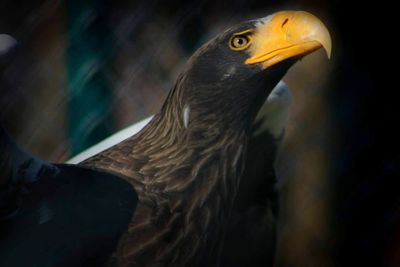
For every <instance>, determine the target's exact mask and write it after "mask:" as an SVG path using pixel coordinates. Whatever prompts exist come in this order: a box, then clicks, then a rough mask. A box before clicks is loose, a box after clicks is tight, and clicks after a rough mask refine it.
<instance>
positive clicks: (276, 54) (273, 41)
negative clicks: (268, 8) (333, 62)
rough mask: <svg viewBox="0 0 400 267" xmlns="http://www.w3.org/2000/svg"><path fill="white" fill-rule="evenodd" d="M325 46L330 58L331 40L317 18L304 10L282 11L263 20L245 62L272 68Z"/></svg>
mask: <svg viewBox="0 0 400 267" xmlns="http://www.w3.org/2000/svg"><path fill="white" fill-rule="evenodd" d="M321 47H323V48H324V49H325V51H326V53H327V56H328V58H330V55H331V48H332V42H331V37H330V35H329V32H328V30H327V29H326V27H325V25H324V24H323V23H322V22H321V21H320V20H319V19H318V18H317V17H315V16H314V15H312V14H310V13H307V12H304V11H281V12H278V13H275V14H273V15H271V16H269V17H267V18H265V19H261V20H260V22H259V25H258V26H257V27H256V29H255V31H254V33H253V35H252V44H251V46H250V47H249V49H248V51H249V53H250V57H249V58H248V59H247V60H246V61H245V63H246V64H256V63H261V64H262V66H263V68H268V67H270V66H272V65H274V64H277V63H279V62H281V61H283V60H285V59H288V58H291V57H295V56H302V55H307V54H309V53H311V52H313V51H315V50H317V49H319V48H321Z"/></svg>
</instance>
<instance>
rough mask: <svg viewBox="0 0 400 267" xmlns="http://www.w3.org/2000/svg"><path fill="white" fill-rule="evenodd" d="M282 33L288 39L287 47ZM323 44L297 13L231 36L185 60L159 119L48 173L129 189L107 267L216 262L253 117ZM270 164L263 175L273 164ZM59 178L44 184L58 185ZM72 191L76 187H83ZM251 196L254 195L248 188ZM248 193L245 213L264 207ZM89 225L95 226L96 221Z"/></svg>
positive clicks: (319, 28) (319, 31) (321, 32)
mask: <svg viewBox="0 0 400 267" xmlns="http://www.w3.org/2000/svg"><path fill="white" fill-rule="evenodd" d="M292 21H293V23H292ZM308 26H309V27H310V29H308ZM284 27H285V28H284ZM275 29H279V31H278V32H276V31H275ZM304 29H307V30H304ZM286 31H290V37H288V38H286V37H287V36H286ZM281 35H282V36H281ZM326 35H327V32H326V29H325V28H324V26H323V25H322V23H321V22H320V21H319V20H317V19H316V18H315V17H313V16H312V15H310V14H308V13H304V12H280V13H277V14H274V15H273V16H272V17H268V18H263V19H260V20H254V21H249V22H245V23H242V24H240V25H238V26H236V27H233V28H231V29H229V30H227V31H226V32H224V33H222V34H220V35H218V36H217V37H215V38H214V39H213V40H211V41H210V42H208V43H207V44H205V45H204V46H203V47H202V48H200V49H199V50H198V51H197V52H196V53H195V54H194V55H193V56H192V58H191V59H190V60H189V62H188V64H187V65H186V67H185V69H184V71H183V72H182V73H181V75H180V76H179V77H178V79H177V81H176V83H175V86H174V88H173V89H172V90H171V92H170V93H169V95H168V97H167V99H166V101H165V103H164V105H163V107H162V109H161V111H160V112H159V113H158V114H156V115H155V116H154V118H153V119H152V121H151V122H150V123H149V124H148V125H147V126H146V127H145V128H144V129H143V130H142V131H141V132H139V133H138V134H137V135H135V136H133V137H131V138H128V139H127V140H125V141H123V142H121V143H119V144H117V145H115V146H114V147H112V148H110V149H108V150H106V151H104V152H101V153H99V154H97V155H95V156H93V157H92V158H89V159H88V160H86V161H84V162H82V163H81V164H80V166H79V167H70V166H58V165H50V166H51V168H56V169H57V171H58V172H61V174H65V175H63V176H62V178H63V179H59V180H61V181H64V182H68V181H69V180H70V179H72V180H74V177H77V178H79V177H81V176H90V177H96V178H95V179H94V180H93V183H100V184H101V183H102V182H104V181H103V180H102V179H101V177H102V176H103V175H107V176H109V177H110V179H111V180H118V179H119V177H120V178H122V179H123V180H125V181H126V182H122V181H121V183H124V185H125V186H127V187H128V188H132V187H133V188H134V189H135V191H136V193H137V195H138V199H139V201H138V204H137V209H136V211H135V213H134V215H133V217H132V218H129V219H127V220H126V221H124V222H126V223H129V226H128V227H127V229H126V230H125V231H124V233H123V234H122V236H121V237H120V238H118V236H117V237H115V238H116V239H119V240H118V245H117V247H116V249H110V248H111V245H110V246H109V251H108V252H111V251H114V253H113V255H112V257H111V258H110V262H109V264H110V265H112V266H216V265H218V264H219V263H220V261H221V260H220V258H221V251H222V248H223V245H224V238H225V234H226V232H227V230H228V229H227V228H228V227H227V225H228V223H229V218H230V215H231V213H232V210H233V207H235V211H239V212H240V209H241V207H240V205H237V204H235V197H236V195H237V194H238V191H239V192H241V190H240V189H239V185H240V178H241V174H242V173H243V170H244V166H245V161H246V151H247V147H248V139H249V136H250V134H251V131H252V125H253V121H254V118H255V116H256V114H257V112H258V110H259V109H260V107H261V105H262V104H263V102H264V100H265V98H266V97H267V96H268V94H269V93H270V92H271V90H272V89H273V88H274V87H275V85H276V84H277V83H278V81H279V80H280V79H281V78H282V76H283V75H284V74H285V72H286V71H287V70H288V68H289V67H290V66H291V65H292V64H293V63H294V62H295V61H296V59H297V58H298V57H300V56H302V55H305V54H307V53H310V52H311V51H314V50H316V49H318V48H320V47H321V46H322V44H324V45H325V44H326V40H325V39H326V38H327V37H326ZM288 36H289V35H288ZM293 36H294V37H293ZM316 36H317V37H318V38H316ZM321 36H322V37H323V38H322V41H321V38H319V37H321ZM328 37H329V36H328ZM324 38H325V39H324ZM292 39H293V40H292ZM271 42H272V44H271ZM288 47H289V48H288ZM299 48H300V49H299ZM273 154H274V153H272V154H271V155H273ZM272 158H273V156H271V161H269V163H268V164H267V166H270V165H272ZM46 166H47V165H46ZM268 168H272V167H268ZM93 169H96V170H98V171H94V170H93ZM57 171H56V172H54V173H53V174H51V175H50V176H51V178H50V180H52V179H55V180H57V178H58V176H57ZM103 172H107V173H108V174H105V173H103ZM45 173H46V172H45ZM39 174H41V172H40V173H39ZM39 176H40V175H39ZM64 177H65V180H64ZM71 177H72V178H71ZM39 178H40V179H39V182H37V184H40V183H41V181H42V185H41V186H39V187H40V188H38V189H37V191H36V190H33V191H35V192H40V190H42V188H46V187H47V186H50V185H51V184H52V183H51V182H50V181H48V180H47V179H48V178H47V176H45V177H44V178H42V177H39ZM77 183H78V186H80V183H82V181H81V180H80V182H79V181H78V180H77ZM268 183H269V182H267V184H268ZM35 184H36V183H35ZM128 184H130V185H128ZM82 186H83V185H82ZM131 186H132V187H131ZM122 187H123V186H122ZM249 188H250V190H253V188H254V186H250V187H249ZM249 188H244V189H243V194H244V199H247V200H248V201H249V203H247V204H246V205H247V207H250V206H253V204H257V201H259V199H263V196H261V197H258V196H255V197H254V198H253V197H251V196H250V197H249V196H248V192H249ZM89 189H90V188H87V187H84V189H79V191H80V190H83V191H84V190H89ZM246 191H247V192H246ZM96 192H97V191H96ZM60 194H61V195H62V192H61V193H60ZM117 194H118V192H117ZM31 195H35V194H34V192H32V194H31ZM39 195H40V194H39ZM106 195H107V194H106ZM257 195H259V194H257ZM261 195H262V194H261ZM129 196H130V197H132V194H129ZM239 196H240V194H239ZM38 197H39V196H38ZM118 197H122V195H121V196H114V193H113V194H110V198H111V199H112V200H114V199H115V198H118ZM95 198H96V197H95ZM63 199H64V198H63V197H60V198H59V199H58V200H60V201H62V200H63ZM67 199H68V198H67ZM67 199H66V200H67ZM67 201H68V200H67ZM132 202H134V198H133V197H132ZM239 204H240V203H239ZM131 205H132V209H131V211H132V210H133V206H134V204H131ZM261 205H263V204H262V203H261ZM264 206H265V203H264ZM28 210H31V209H28ZM71 212H73V210H72V211H71ZM88 212H90V213H92V209H89V210H88ZM110 212H112V211H111V210H110ZM118 212H119V211H118V210H115V211H114V213H118ZM244 213H248V212H247V211H245V212H244ZM100 215H102V216H107V215H105V214H100ZM15 216H19V215H18V214H17V215H14V216H13V217H12V218H15V220H16V221H15V224H18V223H17V218H18V217H15ZM110 216H111V215H110ZM112 216H114V214H112ZM115 216H116V218H117V219H118V218H120V219H121V220H122V219H123V218H121V215H115ZM127 217H129V216H127ZM124 218H125V219H126V217H124ZM122 221H123V220H122ZM122 221H121V224H118V225H122V224H123V223H124V222H122ZM97 223H101V219H100V218H99V220H98V222H97ZM119 229H121V228H120V227H117V230H119ZM233 229H234V228H233ZM16 235H17V233H16ZM12 240H13V239H12ZM12 240H10V242H11V241H12ZM5 244H6V245H7V243H5ZM89 251H91V250H89ZM79 253H82V250H80V249H79ZM105 254H106V253H104V254H102V256H104V255H105ZM74 255H76V254H74ZM74 255H73V256H71V257H72V258H74ZM79 255H81V254H79ZM103 258H104V257H103ZM68 260H70V257H66V258H65V262H68ZM223 261H224V259H223ZM80 264H83V263H82V261H81V262H80ZM96 264H97V263H96ZM75 266H78V265H76V264H75Z"/></svg>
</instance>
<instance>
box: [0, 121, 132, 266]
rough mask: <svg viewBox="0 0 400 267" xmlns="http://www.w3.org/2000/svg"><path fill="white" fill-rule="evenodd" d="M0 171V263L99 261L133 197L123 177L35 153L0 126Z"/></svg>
mask: <svg viewBox="0 0 400 267" xmlns="http://www.w3.org/2000/svg"><path fill="white" fill-rule="evenodd" d="M0 177H1V179H2V180H0V182H2V183H1V187H0V236H1V238H0V266H8V267H14V266H15V267H17V266H38V267H44V266H101V265H104V264H105V263H106V262H107V261H108V258H109V256H110V254H111V253H112V251H113V250H114V249H115V247H116V244H117V242H118V239H119V237H120V236H121V234H122V233H123V232H124V231H125V229H126V227H127V225H128V222H129V220H130V218H131V217H132V214H133V212H134V210H135V206H136V203H137V195H136V193H135V192H134V190H133V188H132V187H131V186H130V185H129V184H128V183H127V182H125V181H124V180H122V179H119V178H117V177H115V176H113V175H110V174H108V173H104V172H99V171H95V170H89V169H86V168H83V167H78V166H71V165H63V164H49V163H45V162H43V161H40V160H38V159H35V158H33V157H32V156H30V155H29V154H27V153H25V152H24V151H22V150H20V149H19V148H18V147H17V146H16V145H15V144H14V142H13V141H12V140H11V139H10V138H9V137H8V135H7V134H6V133H5V132H4V130H2V129H1V128H0ZM5 178H8V179H7V181H6V183H4V180H5Z"/></svg>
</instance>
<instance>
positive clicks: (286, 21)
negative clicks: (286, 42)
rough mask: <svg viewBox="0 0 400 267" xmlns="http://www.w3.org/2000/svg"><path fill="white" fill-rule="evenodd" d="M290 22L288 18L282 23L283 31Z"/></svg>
mask: <svg viewBox="0 0 400 267" xmlns="http://www.w3.org/2000/svg"><path fill="white" fill-rule="evenodd" d="M288 22H289V19H288V18H286V19H285V20H284V21H283V22H282V25H281V28H282V29H283V27H284V26H285V25H286V23H288Z"/></svg>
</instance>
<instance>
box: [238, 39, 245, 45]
mask: <svg viewBox="0 0 400 267" xmlns="http://www.w3.org/2000/svg"><path fill="white" fill-rule="evenodd" d="M237 44H238V45H239V46H242V45H243V44H244V38H242V37H239V38H238V39H237Z"/></svg>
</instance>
